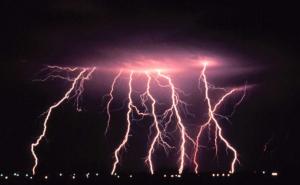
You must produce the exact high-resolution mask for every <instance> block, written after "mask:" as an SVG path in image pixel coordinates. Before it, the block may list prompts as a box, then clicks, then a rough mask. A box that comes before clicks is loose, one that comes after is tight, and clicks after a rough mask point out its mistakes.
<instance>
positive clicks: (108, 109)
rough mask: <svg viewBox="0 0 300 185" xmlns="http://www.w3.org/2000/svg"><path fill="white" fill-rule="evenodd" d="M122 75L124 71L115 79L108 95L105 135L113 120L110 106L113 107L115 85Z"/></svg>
mask: <svg viewBox="0 0 300 185" xmlns="http://www.w3.org/2000/svg"><path fill="white" fill-rule="evenodd" d="M121 74H122V70H120V71H119V73H118V74H117V75H116V76H115V78H114V80H113V82H112V84H111V88H110V92H109V94H108V96H109V100H108V102H107V105H106V114H107V125H106V128H105V135H106V134H107V132H108V129H109V126H110V120H111V114H110V105H111V102H112V101H113V99H114V96H113V92H114V89H115V84H116V81H117V80H118V78H119V77H120V76H121Z"/></svg>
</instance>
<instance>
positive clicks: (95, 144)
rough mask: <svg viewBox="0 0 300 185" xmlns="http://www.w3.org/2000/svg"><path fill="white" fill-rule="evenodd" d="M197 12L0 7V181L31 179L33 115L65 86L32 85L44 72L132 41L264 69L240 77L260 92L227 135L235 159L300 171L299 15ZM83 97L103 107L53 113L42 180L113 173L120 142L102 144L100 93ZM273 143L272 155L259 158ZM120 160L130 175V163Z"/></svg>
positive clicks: (157, 5) (119, 5) (77, 4)
mask: <svg viewBox="0 0 300 185" xmlns="http://www.w3.org/2000/svg"><path fill="white" fill-rule="evenodd" d="M196 2H197V1H189V0H187V1H183V2H178V1H169V0H167V1H163V3H162V1H153V0H152V1H130V2H125V1H114V2H112V1H108V0H107V1H95V0H79V1H72V0H63V1H58V0H53V1H48V2H47V1H46V2H43V1H23V2H21V3H17V1H14V2H12V1H6V3H5V5H4V6H3V8H4V9H3V11H1V18H2V21H1V27H2V28H1V37H2V38H1V55H0V57H1V64H2V70H3V71H2V72H1V75H3V77H2V79H4V81H3V82H2V85H1V86H2V88H1V92H2V93H3V95H2V96H1V97H2V100H1V102H2V106H1V107H2V109H1V110H2V111H1V117H2V119H1V120H2V121H1V122H0V146H1V148H2V149H1V152H0V171H10V170H15V169H18V170H30V168H31V165H32V162H33V161H32V157H31V155H30V151H29V147H30V144H31V142H33V141H34V139H35V137H36V136H37V135H38V134H39V132H40V129H41V127H40V125H41V124H42V118H39V115H40V113H42V112H43V111H44V110H46V108H47V106H49V105H50V104H51V103H52V102H54V101H56V100H57V98H58V97H60V96H61V95H62V94H61V93H62V92H63V91H64V89H65V87H66V85H68V84H64V83H59V84H58V83H55V82H49V83H44V84H41V83H36V82H32V79H34V78H36V77H37V76H36V74H37V72H38V71H39V70H40V69H41V68H42V67H43V65H44V64H57V65H64V64H67V65H76V64H77V63H76V60H73V59H75V58H78V57H84V58H89V57H91V58H93V57H94V56H97V49H99V48H113V47H118V48H119V47H122V46H124V47H126V46H127V45H131V44H130V43H128V42H130V41H131V40H134V42H133V43H134V45H135V46H134V47H136V48H139V47H143V45H145V44H150V45H152V46H155V45H158V46H159V45H172V46H173V45H176V46H180V47H185V46H186V47H190V46H193V47H197V48H201V49H204V50H208V51H213V52H214V53H217V52H220V53H221V54H223V53H227V54H228V53H229V54H230V55H231V56H237V58H240V59H247V60H245V64H246V65H248V66H249V65H253V66H262V68H263V70H261V71H260V72H257V73H255V74H252V75H250V76H247V75H244V76H242V77H241V78H242V79H243V80H247V81H249V82H250V83H255V84H257V85H258V86H257V87H256V88H254V89H252V90H251V91H250V92H249V93H248V94H247V97H246V100H245V103H244V104H243V105H242V106H241V107H240V108H239V109H238V111H237V113H236V115H235V116H234V118H233V119H232V121H233V123H234V125H233V126H231V128H230V129H228V132H229V134H228V135H230V136H231V137H232V138H231V141H232V143H233V144H234V145H235V146H236V147H237V149H238V150H239V153H240V160H241V162H242V164H241V166H240V167H239V169H241V170H254V169H263V168H266V169H279V170H281V171H288V170H291V169H299V165H300V160H299V154H300V153H299V148H298V146H299V144H298V141H299V139H298V136H299V134H298V133H297V128H298V127H299V126H298V119H297V118H298V115H297V114H298V111H299V108H298V106H297V105H298V103H299V96H298V92H299V85H300V84H299V80H298V73H297V71H298V67H297V63H298V61H299V59H300V54H299V49H300V48H299V46H298V45H299V38H300V37H299V31H300V30H299V27H298V22H299V20H298V18H299V15H298V11H299V10H297V6H295V5H292V4H281V3H278V4H274V3H272V4H268V3H255V2H253V1H249V2H240V3H238V4H237V3H234V2H230V1H227V2H226V3H214V2H211V1H209V2H207V3H196ZM99 84H100V83H99ZM51 88H53V89H55V91H54V90H51ZM87 89H90V90H89V92H91V91H94V92H93V93H91V94H92V95H93V96H87V94H85V95H84V99H85V100H86V101H85V102H95V101H98V102H99V105H96V104H93V105H90V104H88V103H83V106H84V107H85V108H86V109H87V110H89V111H84V112H83V113H79V114H78V113H75V111H74V107H73V106H72V105H71V103H69V105H68V104H66V105H64V108H65V109H64V111H57V112H55V118H54V119H53V120H52V121H51V127H50V128H49V131H48V136H47V139H46V140H45V141H44V142H42V145H41V146H40V147H39V149H38V153H39V155H40V157H41V163H40V168H39V170H41V171H54V170H57V169H66V170H73V169H81V170H89V169H97V168H98V169H103V170H105V171H107V172H108V171H109V170H110V163H111V152H112V151H111V150H112V149H111V147H110V146H109V144H111V143H113V144H115V142H112V140H113V141H114V140H117V139H120V138H118V137H116V136H113V135H109V136H108V137H107V138H105V137H104V136H103V129H104V124H101V123H104V121H105V119H104V117H103V116H101V114H100V113H99V114H97V111H99V109H100V108H101V107H100V103H101V102H100V100H101V97H97V93H98V92H101V91H102V90H103V89H102V90H101V89H98V90H96V91H95V87H89V86H88V87H87ZM104 90H106V89H105V88H104ZM271 137H273V140H272V141H271V143H270V145H269V146H270V148H269V151H267V152H266V153H264V154H263V153H262V150H263V145H264V143H265V142H267V141H268V140H269V139H270V138H271ZM135 144H138V143H132V144H131V145H132V146H135ZM59 152H61V156H59ZM124 159H125V160H124V165H129V166H130V164H129V163H133V162H134V161H135V160H136V158H135V157H134V156H132V157H129V158H128V159H127V160H126V158H124ZM125 161H127V162H125ZM132 165H133V164H132ZM134 165H135V164H134ZM123 169H126V167H124V168H123ZM128 169H129V170H132V168H130V167H128Z"/></svg>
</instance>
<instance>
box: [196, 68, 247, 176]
mask: <svg viewBox="0 0 300 185" xmlns="http://www.w3.org/2000/svg"><path fill="white" fill-rule="evenodd" d="M206 66H207V64H206V63H204V66H203V70H202V72H201V75H200V78H199V79H202V80H203V82H204V87H205V99H206V101H207V105H208V115H209V119H208V120H207V121H206V122H205V123H204V124H203V125H201V127H200V129H199V132H198V134H197V138H196V145H195V152H194V158H193V162H194V165H195V168H194V171H195V173H198V167H199V165H198V161H197V155H198V152H199V150H198V148H199V140H200V137H201V134H202V132H203V130H204V129H205V128H206V127H209V126H210V125H211V124H212V123H214V125H215V150H216V155H217V152H218V143H217V141H218V138H220V139H221V141H223V142H224V144H225V145H226V147H227V148H229V149H230V150H231V151H232V152H233V156H234V157H233V159H232V162H231V165H230V172H231V173H234V172H235V165H236V162H238V158H237V156H238V154H237V151H236V149H235V148H234V147H233V146H232V145H231V144H230V143H229V142H228V141H227V140H226V139H225V138H224V136H223V134H222V128H221V127H220V125H219V123H218V121H217V119H216V117H215V112H216V110H217V109H218V108H219V106H220V105H221V104H222V103H223V102H224V101H225V99H226V98H227V97H229V96H230V95H232V94H233V93H234V92H236V91H237V90H238V89H237V88H235V89H232V90H230V91H229V92H227V93H226V94H225V95H223V96H222V97H221V98H220V100H219V101H218V102H217V103H216V104H215V105H214V107H213V106H212V104H211V100H210V97H209V92H208V91H209V84H208V82H207V77H206V74H205V70H206ZM243 98H244V95H243V97H242V99H243ZM240 102H241V100H240V101H239V102H238V103H239V104H240ZM212 107H213V108H212Z"/></svg>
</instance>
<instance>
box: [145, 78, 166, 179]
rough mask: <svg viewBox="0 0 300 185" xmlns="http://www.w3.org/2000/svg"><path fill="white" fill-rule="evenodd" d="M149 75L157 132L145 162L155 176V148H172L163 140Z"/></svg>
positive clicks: (148, 83) (149, 80)
mask: <svg viewBox="0 0 300 185" xmlns="http://www.w3.org/2000/svg"><path fill="white" fill-rule="evenodd" d="M146 75H147V78H148V81H147V91H146V93H147V96H148V97H149V98H150V99H151V101H152V104H151V108H152V113H151V114H152V116H153V125H154V126H155V130H156V134H155V136H154V138H153V140H152V142H151V144H150V148H149V150H148V156H147V159H146V161H145V162H147V163H148V164H149V169H150V172H151V174H154V169H153V168H154V167H153V161H152V154H153V153H154V147H155V144H157V143H158V144H161V145H162V146H164V147H165V146H167V147H169V148H171V146H170V145H169V144H168V143H167V142H165V141H164V140H163V136H162V133H161V130H160V126H159V121H158V118H157V115H156V111H155V110H156V109H155V104H156V100H155V98H154V97H153V96H152V94H151V93H150V86H151V84H150V83H151V76H150V75H149V74H148V73H146Z"/></svg>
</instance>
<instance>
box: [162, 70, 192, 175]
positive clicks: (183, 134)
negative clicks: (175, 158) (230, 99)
mask: <svg viewBox="0 0 300 185" xmlns="http://www.w3.org/2000/svg"><path fill="white" fill-rule="evenodd" d="M158 76H159V77H161V78H164V79H166V80H167V81H168V85H169V86H170V89H171V99H172V106H171V108H170V109H169V110H167V111H166V112H170V111H171V112H172V110H174V112H175V117H176V120H177V125H178V127H179V129H180V135H181V144H180V157H179V168H178V173H179V174H182V171H183V168H184V162H185V155H186V153H185V143H186V135H187V133H186V129H185V126H184V125H183V123H182V119H181V116H180V114H179V111H178V108H177V105H178V102H179V97H178V95H177V94H176V90H175V86H174V84H173V82H172V79H171V77H169V76H167V75H164V74H162V73H161V72H160V71H158Z"/></svg>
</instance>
